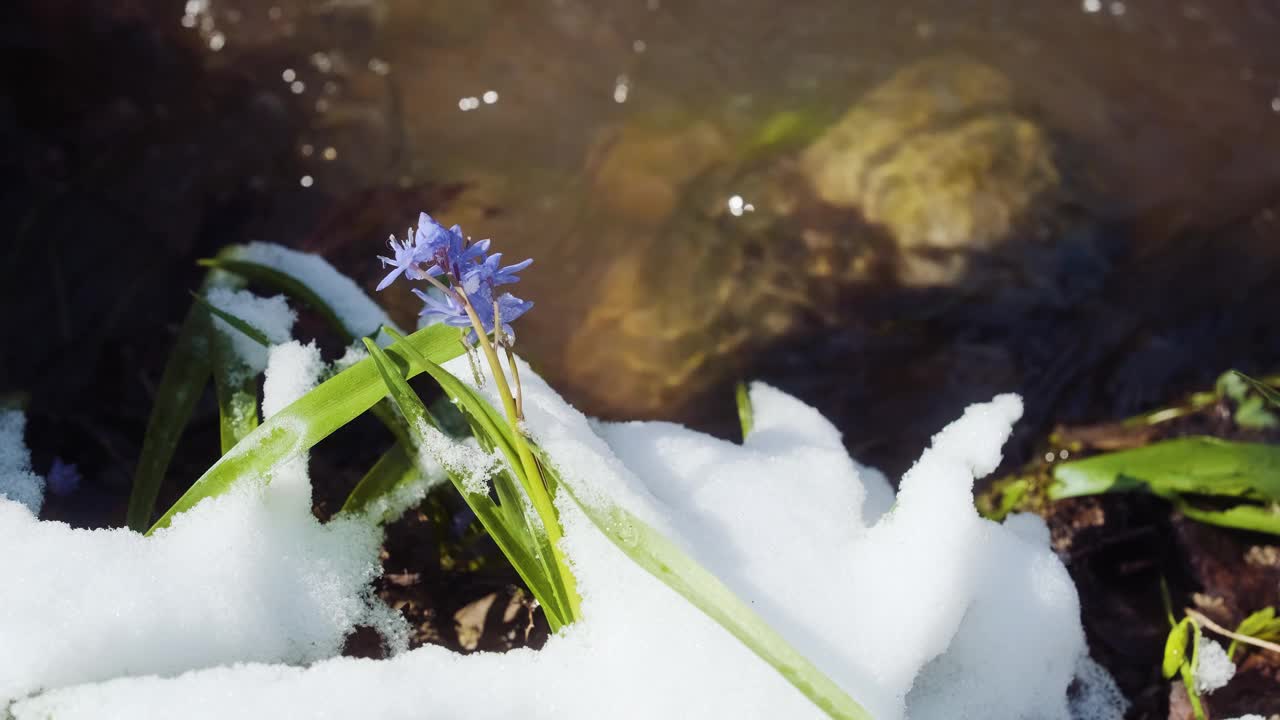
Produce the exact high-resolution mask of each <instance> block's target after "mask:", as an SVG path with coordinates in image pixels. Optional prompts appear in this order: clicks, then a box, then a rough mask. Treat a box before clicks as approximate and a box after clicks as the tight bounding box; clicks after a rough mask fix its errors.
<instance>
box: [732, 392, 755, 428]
mask: <svg viewBox="0 0 1280 720" xmlns="http://www.w3.org/2000/svg"><path fill="white" fill-rule="evenodd" d="M734 393H735V395H736V396H737V400H738V424H740V425H741V426H742V439H743V441H746V439H747V436H748V435H750V434H751V426H752V425H753V424H754V422H755V420H754V417H755V415H754V411H753V410H752V408H751V393H750V392H748V391H747V384H746V383H742V382H740V383H738V387H737V388H736V389H735V391H734Z"/></svg>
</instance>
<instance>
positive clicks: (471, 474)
mask: <svg viewBox="0 0 1280 720" xmlns="http://www.w3.org/2000/svg"><path fill="white" fill-rule="evenodd" d="M418 431H419V432H420V433H421V436H422V447H421V448H419V450H418V455H419V458H418V462H419V464H421V465H422V466H424V467H431V466H432V465H435V464H439V465H440V466H442V467H443V468H444V469H445V470H448V471H449V472H451V473H453V474H455V475H457V476H458V478H459V479H460V480H461V481H462V487H464V488H466V490H467V492H469V493H475V494H485V493H488V492H489V478H491V477H493V474H494V473H496V472H497V471H498V469H499V468H500V467H502V455H501V454H500V453H499V452H498V451H497V450H494V451H493V452H485V451H484V450H481V449H480V444H479V443H477V442H476V441H475V438H467V439H466V440H454V439H453V438H451V437H449V436H448V435H445V434H444V433H443V432H441V431H439V430H437V429H436V428H433V427H431V426H430V425H428V424H426V422H425V421H424V422H421V423H419V425H418Z"/></svg>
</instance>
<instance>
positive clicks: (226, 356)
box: [191, 293, 271, 454]
mask: <svg viewBox="0 0 1280 720" xmlns="http://www.w3.org/2000/svg"><path fill="white" fill-rule="evenodd" d="M191 297H193V298H194V299H195V301H196V304H197V305H199V306H200V307H201V308H203V309H204V311H205V312H206V313H208V314H209V315H211V316H213V317H216V318H219V319H221V320H222V321H223V322H225V323H227V325H229V326H231V328H232V330H233V331H234V332H241V333H244V335H245V336H247V337H248V338H249V339H250V340H253V341H254V342H256V343H258V344H259V345H261V346H262V347H265V348H269V347H271V340H270V339H269V338H268V337H267V335H266V333H264V332H262V331H261V330H259V329H258V328H257V327H255V326H254V325H253V324H252V323H250V322H248V321H247V320H244V319H243V318H240V317H238V316H236V315H234V314H232V313H229V312H227V311H225V310H222V309H221V308H219V307H217V306H215V305H214V304H213V303H211V302H209V301H208V300H207V299H206V298H205V297H204V296H203V295H201V294H199V293H191ZM213 317H211V318H208V323H207V325H206V327H208V329H209V341H210V344H211V345H213V347H214V348H215V352H214V357H215V359H216V361H217V362H216V363H215V367H214V370H213V387H214V392H215V394H216V396H217V399H218V437H219V439H220V440H221V443H222V452H223V454H226V453H227V452H228V451H230V450H231V448H233V447H235V445H236V443H238V442H240V441H241V440H243V439H244V438H245V436H247V435H248V434H249V433H251V432H253V430H254V428H256V427H258V377H257V374H256V373H252V372H250V371H249V368H248V367H247V366H246V365H245V364H244V361H242V360H241V359H240V358H239V357H238V356H237V355H236V353H235V351H234V350H232V345H231V342H230V341H229V340H228V338H226V337H225V336H224V334H223V333H222V332H220V331H218V330H217V329H216V328H215V327H214V323H213Z"/></svg>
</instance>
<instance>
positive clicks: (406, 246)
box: [377, 235, 422, 291]
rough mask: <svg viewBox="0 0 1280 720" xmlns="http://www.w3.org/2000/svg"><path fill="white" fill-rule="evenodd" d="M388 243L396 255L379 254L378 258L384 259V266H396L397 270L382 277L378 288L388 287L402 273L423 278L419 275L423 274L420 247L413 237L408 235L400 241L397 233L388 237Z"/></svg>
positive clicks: (415, 277)
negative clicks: (419, 254)
mask: <svg viewBox="0 0 1280 720" xmlns="http://www.w3.org/2000/svg"><path fill="white" fill-rule="evenodd" d="M387 245H389V246H391V254H392V255H394V256H395V257H394V258H389V257H387V256H385V255H379V256H378V259H379V260H381V261H382V266H383V267H386V266H388V265H391V266H393V267H395V270H392V271H391V272H390V273H387V276H386V277H384V278H382V282H380V283H378V288H377V289H378V290H379V291H381V290H384V289H386V287H387V286H388V285H390V284H391V283H393V282H395V279H396V278H398V277H400V274H401V273H405V274H407V276H408V277H409V278H410V279H411V280H421V279H422V278H421V277H418V276H419V275H420V274H421V271H420V270H419V269H418V262H419V260H418V258H417V255H418V248H417V246H416V245H415V244H414V241H413V239H412V238H408V237H406V238H405V240H404V242H400V241H398V240H396V236H395V235H392V236H391V237H390V238H388V239H387Z"/></svg>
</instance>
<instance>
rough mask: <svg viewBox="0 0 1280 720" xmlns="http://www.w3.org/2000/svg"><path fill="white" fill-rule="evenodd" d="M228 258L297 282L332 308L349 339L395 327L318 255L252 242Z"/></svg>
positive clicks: (382, 336) (381, 337) (383, 338)
mask: <svg viewBox="0 0 1280 720" xmlns="http://www.w3.org/2000/svg"><path fill="white" fill-rule="evenodd" d="M232 257H234V258H235V259H236V260H245V261H248V262H254V263H257V264H259V265H265V266H267V267H270V268H272V269H274V270H277V271H279V272H282V273H285V274H286V275H289V276H291V277H293V278H295V279H297V280H298V281H299V282H301V283H302V284H303V285H305V286H307V287H308V288H309V289H310V290H311V291H312V292H314V293H316V294H317V295H319V296H320V297H321V299H323V300H324V301H325V303H326V304H327V305H328V306H329V307H331V308H333V310H334V312H335V313H336V314H337V316H338V321H339V322H341V323H342V326H343V328H344V329H345V330H346V332H347V333H348V334H350V335H351V336H352V337H356V338H359V337H364V336H368V335H372V334H373V333H375V332H378V328H379V327H382V326H384V325H385V326H387V327H390V328H393V329H394V328H395V327H396V326H395V325H394V324H393V323H392V322H391V320H390V318H388V317H387V314H386V313H385V312H383V311H382V308H380V307H378V304H377V303H375V302H374V301H373V300H371V299H370V298H369V296H368V295H366V294H365V293H364V291H363V290H361V289H360V286H359V285H356V284H355V282H353V281H352V280H351V278H349V277H347V276H346V275H343V274H342V273H340V272H338V271H337V270H335V269H334V267H333V266H332V265H330V264H329V263H328V261H326V260H325V259H324V258H322V257H320V256H319V255H312V254H310V253H304V252H299V251H297V250H291V249H289V248H287V247H284V246H283V245H276V244H274V243H265V242H253V243H249V244H248V245H241V246H238V247H236V249H235V250H234V251H233V252H232ZM378 340H379V344H382V343H383V342H384V341H389V340H390V338H388V337H387V336H386V333H378Z"/></svg>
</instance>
